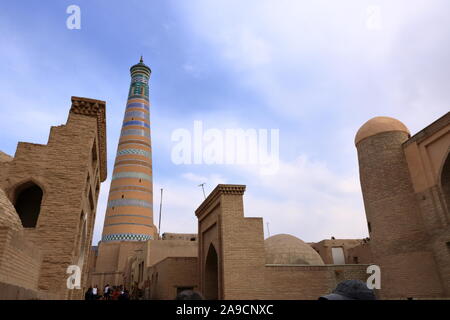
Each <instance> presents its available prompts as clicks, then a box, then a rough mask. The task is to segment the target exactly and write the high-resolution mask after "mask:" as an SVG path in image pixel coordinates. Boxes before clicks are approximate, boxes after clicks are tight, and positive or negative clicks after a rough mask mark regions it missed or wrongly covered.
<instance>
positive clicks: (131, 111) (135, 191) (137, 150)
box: [102, 57, 157, 242]
mask: <svg viewBox="0 0 450 320" xmlns="http://www.w3.org/2000/svg"><path fill="white" fill-rule="evenodd" d="M130 73H131V84H130V90H129V94H128V101H127V105H126V109H125V115H124V119H123V124H122V130H121V134H120V140H119V145H118V147H117V154H116V161H115V163H114V171H113V176H112V180H111V187H110V190H109V198H108V206H107V210H106V215H105V222H104V226H103V235H102V241H104V242H109V241H145V240H148V239H154V238H155V235H156V234H157V231H156V227H155V226H154V224H153V182H152V150H151V140H150V103H149V87H148V81H149V79H150V74H151V70H150V68H149V67H148V66H146V65H145V64H144V62H143V60H142V57H141V60H140V62H139V63H138V64H136V65H134V66H132V67H131V68H130Z"/></svg>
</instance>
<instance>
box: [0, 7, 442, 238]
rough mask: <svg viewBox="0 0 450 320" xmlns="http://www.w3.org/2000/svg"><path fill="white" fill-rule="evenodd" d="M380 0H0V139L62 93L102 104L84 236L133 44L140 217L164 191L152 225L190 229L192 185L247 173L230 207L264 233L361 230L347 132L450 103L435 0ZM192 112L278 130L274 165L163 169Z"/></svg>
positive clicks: (422, 119) (52, 110) (6, 143)
mask: <svg viewBox="0 0 450 320" xmlns="http://www.w3.org/2000/svg"><path fill="white" fill-rule="evenodd" d="M392 2H394V1H376V0H372V1H363V0H354V1H331V0H330V1H324V0H318V1H314V2H312V1H301V0H298V1H287V0H286V1H283V0H281V1H268V0H260V1H236V0H228V1H207V0H190V1H183V2H182V1H126V2H125V1H122V2H118V1H92V0H90V1H51V2H50V1H48V2H45V4H44V3H43V2H42V1H20V2H17V1H16V2H14V1H8V2H7V1H3V2H2V3H1V4H0V43H1V46H0V126H1V131H0V135H1V136H0V150H2V151H4V152H6V153H8V154H10V155H13V154H14V152H15V148H16V145H17V142H18V141H28V142H35V143H46V142H47V139H48V134H49V129H50V126H52V125H60V124H63V123H65V121H66V119H67V114H68V110H69V107H70V97H71V96H83V97H90V98H94V99H101V100H106V102H107V138H108V169H109V170H108V171H109V176H108V180H107V181H106V182H105V183H103V184H102V186H101V195H100V199H99V206H98V211H97V222H96V226H95V235H94V243H96V242H97V241H98V240H99V239H100V236H101V229H102V226H103V217H104V212H105V206H106V200H107V193H108V189H109V182H110V176H111V172H112V167H113V161H114V156H115V151H116V148H117V141H118V135H119V131H120V126H121V121H122V117H123V112H124V107H125V102H126V98H127V93H128V86H129V81H130V79H129V67H130V66H131V65H132V64H134V63H136V62H137V61H138V59H139V56H140V55H141V54H143V55H144V60H145V62H146V64H148V65H149V66H150V67H151V68H152V71H153V73H152V76H151V80H150V95H151V96H150V99H151V103H152V107H151V108H152V109H151V122H152V139H153V170H154V190H155V192H154V209H155V219H154V220H155V221H154V222H155V224H157V223H158V220H157V212H158V205H159V189H160V188H164V190H165V191H164V192H165V193H164V207H163V220H162V232H196V228H197V221H196V218H195V215H194V210H195V209H196V208H197V207H198V205H199V204H200V203H201V201H202V198H203V195H202V192H201V189H200V188H199V187H197V185H198V184H199V183H201V182H206V191H207V192H210V191H211V190H212V189H213V188H214V187H215V185H216V184H217V183H236V184H245V185H247V192H246V194H245V198H244V205H245V214H246V216H259V217H263V218H264V222H265V223H266V222H269V224H270V233H271V234H272V235H273V234H276V233H290V234H293V235H295V236H298V237H300V238H301V239H303V240H305V241H319V240H321V239H324V238H329V237H331V236H335V237H339V238H355V237H366V236H367V227H366V223H365V215H364V207H363V202H362V196H361V192H360V186H359V177H358V166H357V155H356V149H355V147H354V142H353V141H354V135H355V133H356V131H357V130H358V128H359V127H360V126H361V125H362V124H363V123H364V122H365V121H367V120H368V119H370V118H372V117H374V116H379V115H383V116H391V117H394V118H397V119H399V120H401V121H402V122H404V123H405V124H406V125H407V126H408V127H409V129H410V130H411V132H412V133H413V134H414V133H415V132H417V131H418V130H420V129H421V128H423V127H424V126H426V125H428V124H429V123H431V122H432V121H434V120H435V119H437V118H438V117H440V116H441V115H443V114H444V113H445V112H447V111H448V110H449V101H450V73H449V72H448V70H450V47H449V42H448V39H450V22H448V19H447V14H448V12H450V3H449V2H448V1H445V0H442V1H440V0H432V1H395V3H392ZM72 4H75V5H78V6H79V7H80V8H81V29H80V30H69V29H67V27H66V19H67V17H68V16H69V15H68V14H67V13H66V8H67V7H68V6H69V5H72ZM373 8H375V11H376V14H374V11H373ZM377 10H378V11H377ZM373 19H375V20H373ZM373 21H375V27H373V26H374V24H372V22H373ZM19 111H20V112H19ZM194 120H201V121H202V122H203V125H204V127H205V128H217V129H219V130H225V129H227V128H242V129H249V128H255V129H279V132H280V169H279V171H278V172H277V173H276V174H274V175H269V176H267V175H261V174H260V173H259V171H258V170H255V168H253V167H249V166H240V165H175V164H174V163H173V162H172V161H171V149H172V148H173V146H174V142H173V141H171V133H172V132H173V131H174V130H176V129H178V128H186V129H188V130H192V128H193V123H194ZM265 234H266V235H267V230H265Z"/></svg>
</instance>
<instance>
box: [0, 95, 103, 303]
mask: <svg viewBox="0 0 450 320" xmlns="http://www.w3.org/2000/svg"><path fill="white" fill-rule="evenodd" d="M105 135H106V132H105V102H104V101H99V100H93V99H87V98H79V97H72V107H71V109H70V112H69V117H68V120H67V123H66V124H65V125H62V126H58V127H52V128H51V131H50V136H49V140H48V143H47V144H46V145H38V144H32V143H25V142H19V144H18V146H17V150H16V153H15V156H14V158H13V159H12V160H10V161H7V162H3V163H2V166H1V168H0V188H1V189H3V190H4V191H5V194H6V196H7V198H8V200H9V201H10V202H11V203H12V204H14V205H15V207H16V209H17V208H19V209H18V212H17V213H16V214H17V215H18V216H19V217H21V220H22V222H21V224H24V223H30V221H31V220H27V219H29V217H27V214H29V212H27V210H31V209H33V210H35V209H37V212H36V213H37V215H36V218H35V219H36V220H35V222H34V224H33V225H32V226H31V227H30V226H27V227H24V228H23V230H22V231H20V232H18V233H17V234H14V235H11V234H10V236H8V237H7V238H8V239H7V240H6V241H2V242H1V243H2V246H3V249H4V250H3V252H2V253H3V256H2V258H1V259H2V261H4V262H3V263H2V266H3V267H5V268H8V269H10V270H11V271H3V272H2V273H1V274H2V275H3V274H6V275H7V276H8V277H16V280H14V281H13V282H14V284H15V285H16V286H19V287H24V288H32V289H35V290H37V291H39V292H41V293H42V295H45V294H47V295H48V296H50V295H53V296H54V297H56V298H61V299H67V298H79V297H81V296H82V293H81V292H82V291H83V289H84V288H85V285H86V280H87V278H86V275H87V264H86V263H84V262H85V261H87V260H88V254H89V248H90V246H91V239H92V231H93V227H94V221H95V212H96V204H97V199H98V193H99V190H100V182H102V181H104V180H105V178H106V136H105ZM29 190H33V192H34V193H33V195H32V196H30V197H32V198H26V196H27V195H29V194H30V193H29V192H31V191H29ZM27 192H28V193H27ZM37 194H41V195H42V196H41V198H40V199H39V203H38V206H37V207H35V208H31V207H30V206H31V204H30V203H31V202H33V201H34V198H33V197H36V196H37ZM33 203H34V202H33ZM24 219H25V220H24ZM2 225H4V224H3V223H2ZM26 248H29V249H26ZM16 249H18V250H16ZM5 261H6V262H5ZM25 265H26V266H27V267H26V268H25ZM69 265H78V266H79V267H80V268H81V269H82V279H81V286H82V289H81V290H68V289H67V284H66V280H67V277H68V275H67V274H66V270H67V267H68V266H69ZM10 279H11V278H10Z"/></svg>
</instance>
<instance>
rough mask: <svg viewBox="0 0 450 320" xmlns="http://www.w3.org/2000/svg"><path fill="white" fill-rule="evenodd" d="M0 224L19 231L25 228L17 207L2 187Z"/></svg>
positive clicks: (0, 190) (0, 192) (0, 191)
mask: <svg viewBox="0 0 450 320" xmlns="http://www.w3.org/2000/svg"><path fill="white" fill-rule="evenodd" d="M0 226H6V227H9V228H11V229H13V230H17V231H19V230H22V229H23V227H22V222H21V221H20V218H19V216H18V215H17V212H16V209H14V206H13V205H12V203H11V202H10V201H9V199H8V197H7V196H6V194H5V192H4V191H3V190H2V189H0Z"/></svg>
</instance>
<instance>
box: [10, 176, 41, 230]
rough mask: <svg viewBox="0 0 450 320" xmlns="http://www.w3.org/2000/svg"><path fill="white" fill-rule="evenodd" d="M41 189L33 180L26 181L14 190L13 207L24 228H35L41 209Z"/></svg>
mask: <svg viewBox="0 0 450 320" xmlns="http://www.w3.org/2000/svg"><path fill="white" fill-rule="evenodd" d="M42 195H43V192H42V189H41V188H40V187H39V186H38V185H37V184H35V183H33V182H31V181H30V182H26V183H24V184H23V185H21V186H19V187H18V188H17V191H16V201H15V203H14V207H15V208H16V212H17V214H18V215H19V217H20V220H21V221H22V225H23V227H24V228H35V227H36V224H37V221H38V217H39V213H40V211H41V202H42Z"/></svg>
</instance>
